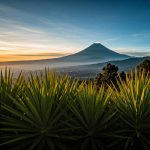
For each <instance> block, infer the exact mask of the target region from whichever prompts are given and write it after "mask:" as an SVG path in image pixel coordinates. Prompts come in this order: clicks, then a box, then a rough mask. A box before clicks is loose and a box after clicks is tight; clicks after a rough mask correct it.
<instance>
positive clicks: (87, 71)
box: [59, 57, 150, 78]
mask: <svg viewBox="0 0 150 150" xmlns="http://www.w3.org/2000/svg"><path fill="white" fill-rule="evenodd" d="M146 59H149V60H150V57H138V58H129V59H125V60H118V61H108V62H104V63H97V64H92V65H82V66H74V67H66V68H62V69H59V71H61V72H63V73H68V74H69V75H71V76H73V77H79V78H92V77H95V75H96V74H97V73H99V72H100V71H101V70H102V68H103V67H104V66H106V64H107V63H111V64H114V65H116V66H118V67H119V71H128V70H130V69H134V68H135V67H136V66H137V65H138V64H140V63H142V62H143V61H144V60H146Z"/></svg>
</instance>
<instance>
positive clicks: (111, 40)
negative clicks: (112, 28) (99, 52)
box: [102, 37, 119, 44]
mask: <svg viewBox="0 0 150 150" xmlns="http://www.w3.org/2000/svg"><path fill="white" fill-rule="evenodd" d="M118 40H119V38H118V37H113V38H109V39H106V40H103V41H102V43H103V44H108V43H110V42H113V41H118Z"/></svg>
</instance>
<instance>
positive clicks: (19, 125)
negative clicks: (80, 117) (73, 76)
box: [0, 70, 77, 150]
mask: <svg viewBox="0 0 150 150" xmlns="http://www.w3.org/2000/svg"><path fill="white" fill-rule="evenodd" d="M76 86H77V83H76V82H73V83H72V82H71V81H70V79H69V78H68V77H61V76H56V74H55V73H53V74H51V73H50V71H49V70H45V74H43V75H42V74H41V76H38V75H31V77H30V78H29V79H28V82H27V84H26V88H25V91H23V93H22V94H23V97H22V98H20V97H19V96H18V97H13V96H11V95H9V93H8V95H9V98H10V99H11V100H12V102H13V103H14V105H15V107H12V106H11V105H9V104H7V103H3V104H2V109H3V110H4V111H5V112H7V113H6V114H1V115H0V125H1V126H2V127H1V128H0V131H2V132H3V135H2V136H1V137H0V141H1V143H2V144H1V146H3V147H4V148H5V149H17V150H19V149H20V150H26V149H39V150H42V149H51V150H55V149H56V148H57V149H63V148H64V146H63V145H62V141H64V140H65V139H67V136H66V134H65V133H66V132H68V130H69V128H68V126H67V125H66V124H67V123H66V122H67V120H66V119H65V117H64V116H65V115H64V114H65V107H66V103H67V100H68V97H70V96H69V95H73V94H75V93H76V89H77V87H76ZM64 149H66V148H64Z"/></svg>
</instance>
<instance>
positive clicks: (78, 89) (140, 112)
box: [0, 70, 150, 150]
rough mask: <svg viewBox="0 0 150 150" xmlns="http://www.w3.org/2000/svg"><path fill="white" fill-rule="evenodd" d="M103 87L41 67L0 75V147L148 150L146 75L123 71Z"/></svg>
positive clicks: (149, 89) (149, 96)
mask: <svg viewBox="0 0 150 150" xmlns="http://www.w3.org/2000/svg"><path fill="white" fill-rule="evenodd" d="M115 84H117V86H116V85H114V84H113V83H112V84H110V85H108V86H107V88H105V85H103V83H102V84H101V85H100V87H99V88H97V85H96V84H92V83H88V84H86V83H84V82H82V83H81V84H79V82H78V81H77V80H74V81H72V80H71V79H70V78H69V77H67V76H66V77H64V76H61V75H56V74H55V73H50V71H49V70H45V73H43V74H41V76H37V75H31V76H30V77H29V78H28V79H24V76H23V75H22V74H20V75H19V76H18V78H17V79H16V80H15V81H13V76H12V74H11V72H10V71H8V70H6V71H5V73H4V74H2V73H1V77H0V148H1V149H8V150H9V149H10V150H80V149H81V150H116V149H117V150H136V149H140V150H149V149H150V78H149V76H148V75H145V73H137V72H136V73H135V74H132V73H131V74H130V76H128V75H126V80H122V78H119V77H118V79H117V81H116V82H115Z"/></svg>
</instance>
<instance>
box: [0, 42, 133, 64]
mask: <svg viewBox="0 0 150 150" xmlns="http://www.w3.org/2000/svg"><path fill="white" fill-rule="evenodd" d="M127 58H130V56H128V55H123V54H119V53H117V52H114V51H112V50H110V49H108V48H106V47H105V46H103V45H101V44H99V43H94V44H92V45H91V46H89V47H88V48H86V49H84V50H82V51H80V52H78V53H75V54H72V55H68V56H64V57H61V58H54V59H45V60H33V61H31V60H30V61H16V62H15V61H14V62H0V65H5V64H6V65H12V64H17V65H19V64H32V65H33V64H43V65H44V64H45V65H48V64H50V65H54V66H56V67H59V66H76V65H84V64H95V63H101V62H107V61H110V60H123V59H127Z"/></svg>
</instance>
